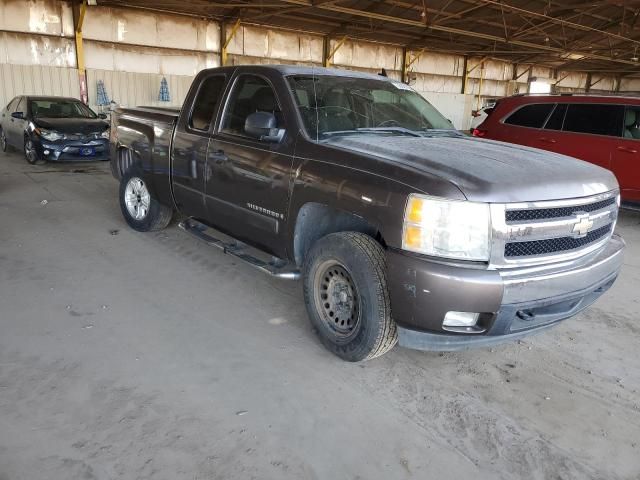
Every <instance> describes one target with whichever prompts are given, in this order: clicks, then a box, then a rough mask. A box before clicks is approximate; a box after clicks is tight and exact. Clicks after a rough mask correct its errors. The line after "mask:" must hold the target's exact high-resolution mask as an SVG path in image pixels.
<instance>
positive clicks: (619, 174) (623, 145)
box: [611, 105, 640, 202]
mask: <svg viewBox="0 0 640 480" xmlns="http://www.w3.org/2000/svg"><path fill="white" fill-rule="evenodd" d="M611 163H612V165H611V169H612V170H613V173H614V174H615V175H616V178H617V179H618V183H619V184H620V192H621V194H622V198H623V199H624V200H625V201H630V202H640V106H631V105H629V106H627V107H626V109H625V116H624V131H623V136H622V138H620V139H619V141H618V144H617V145H616V146H615V148H614V150H613V152H612V162H611Z"/></svg>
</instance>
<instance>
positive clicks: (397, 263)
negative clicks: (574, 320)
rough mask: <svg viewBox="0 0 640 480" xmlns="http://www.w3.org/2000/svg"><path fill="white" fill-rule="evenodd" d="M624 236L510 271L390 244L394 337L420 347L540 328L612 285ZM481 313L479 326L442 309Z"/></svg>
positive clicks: (484, 340)
mask: <svg viewBox="0 0 640 480" xmlns="http://www.w3.org/2000/svg"><path fill="white" fill-rule="evenodd" d="M624 245H625V244H624V241H623V240H622V238H621V237H619V236H617V235H614V236H613V237H612V238H611V240H610V241H609V243H608V244H607V245H606V247H605V248H604V249H603V250H601V251H600V252H599V253H598V254H597V255H594V256H593V257H591V258H589V259H588V261H584V260H582V261H580V262H578V261H571V262H566V263H560V264H557V265H554V266H552V267H550V266H541V267H527V268H521V269H513V270H508V271H498V270H486V269H483V268H470V267H468V266H464V265H462V264H458V265H452V264H448V263H441V262H435V261H430V260H426V259H425V258H424V257H420V256H414V255H410V254H406V253H404V252H399V251H388V253H387V266H388V277H389V285H390V288H389V290H390V295H391V307H392V312H393V316H394V319H395V320H396V322H397V324H398V343H399V344H400V345H402V346H405V347H408V348H414V349H418V350H435V351H453V350H464V349H468V348H474V347H486V346H491V345H496V344H499V343H503V342H505V341H509V340H514V339H517V338H522V337H524V336H527V335H531V334H533V333H536V332H539V331H542V330H545V329H547V328H549V327H551V326H553V325H555V324H556V323H558V322H559V321H561V320H563V319H566V318H568V317H571V316H573V315H575V314H576V313H578V312H580V311H581V310H583V309H584V308H586V307H588V306H589V305H591V304H592V303H593V302H594V301H595V300H596V299H597V298H598V297H599V296H600V295H602V294H603V293H604V292H605V291H607V290H608V289H609V287H611V285H613V282H614V281H615V279H616V277H617V276H618V272H619V271H620V268H621V266H622V259H623V250H624ZM450 311H454V312H475V313H479V314H480V315H479V320H478V327H477V329H476V333H471V332H468V333H452V332H450V331H447V330H445V329H444V328H443V326H442V322H443V320H444V317H445V315H446V314H447V312H450Z"/></svg>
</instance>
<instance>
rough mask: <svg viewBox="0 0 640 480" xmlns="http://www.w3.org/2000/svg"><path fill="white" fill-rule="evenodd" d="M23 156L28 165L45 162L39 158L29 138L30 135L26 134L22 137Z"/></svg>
mask: <svg viewBox="0 0 640 480" xmlns="http://www.w3.org/2000/svg"><path fill="white" fill-rule="evenodd" d="M24 158H25V159H26V160H27V162H28V163H29V164H30V165H41V164H43V163H45V162H44V160H42V159H41V158H40V155H39V154H38V151H37V150H36V146H35V144H34V143H33V140H31V137H29V136H28V135H26V136H25V137H24Z"/></svg>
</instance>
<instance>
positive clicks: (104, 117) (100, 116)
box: [98, 113, 108, 120]
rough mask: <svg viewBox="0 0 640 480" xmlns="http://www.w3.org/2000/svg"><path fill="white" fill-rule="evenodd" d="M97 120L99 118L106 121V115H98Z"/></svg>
mask: <svg viewBox="0 0 640 480" xmlns="http://www.w3.org/2000/svg"><path fill="white" fill-rule="evenodd" d="M98 118H101V119H102V120H106V119H107V118H108V117H107V114H106V113H99V114H98Z"/></svg>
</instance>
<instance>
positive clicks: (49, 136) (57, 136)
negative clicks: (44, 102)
mask: <svg viewBox="0 0 640 480" xmlns="http://www.w3.org/2000/svg"><path fill="white" fill-rule="evenodd" d="M38 133H39V134H40V136H41V137H42V138H44V139H45V140H49V141H50V142H55V141H56V140H62V139H63V138H64V134H63V133H59V132H55V131H53V130H45V129H44V128H39V129H38Z"/></svg>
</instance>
